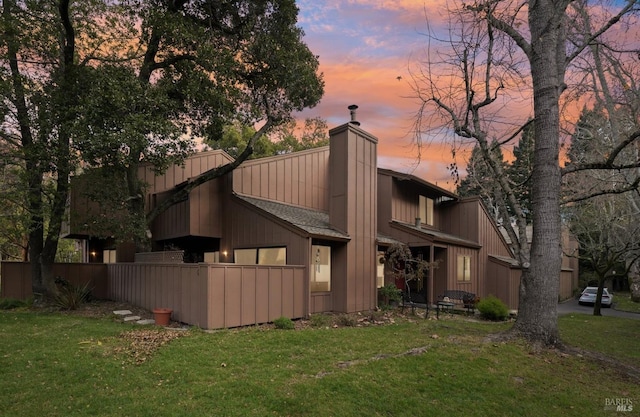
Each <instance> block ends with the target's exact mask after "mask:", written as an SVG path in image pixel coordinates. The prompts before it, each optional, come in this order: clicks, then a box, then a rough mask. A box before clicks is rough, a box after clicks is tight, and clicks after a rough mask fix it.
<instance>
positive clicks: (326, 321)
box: [309, 314, 332, 327]
mask: <svg viewBox="0 0 640 417" xmlns="http://www.w3.org/2000/svg"><path fill="white" fill-rule="evenodd" d="M309 324H310V325H311V327H329V326H331V324H332V318H331V317H330V316H328V315H326V314H312V315H311V316H310V317H309Z"/></svg>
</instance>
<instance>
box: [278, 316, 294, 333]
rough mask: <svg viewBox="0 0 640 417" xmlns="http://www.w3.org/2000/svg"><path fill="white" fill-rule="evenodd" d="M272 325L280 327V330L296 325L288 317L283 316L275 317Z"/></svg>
mask: <svg viewBox="0 0 640 417" xmlns="http://www.w3.org/2000/svg"><path fill="white" fill-rule="evenodd" d="M273 325H274V326H276V329H282V330H293V329H294V328H295V327H296V326H295V324H293V321H291V319H290V318H288V317H284V316H282V317H278V318H277V319H275V320H274V321H273Z"/></svg>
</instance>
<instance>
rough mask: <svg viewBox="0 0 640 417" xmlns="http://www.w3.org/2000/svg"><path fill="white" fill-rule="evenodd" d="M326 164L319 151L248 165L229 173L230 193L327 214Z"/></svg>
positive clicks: (326, 156) (323, 151)
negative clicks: (230, 180) (230, 174)
mask: <svg viewBox="0 0 640 417" xmlns="http://www.w3.org/2000/svg"><path fill="white" fill-rule="evenodd" d="M328 160H329V148H328V147H323V148H317V149H311V150H308V151H302V152H296V153H292V154H287V155H279V156H274V157H269V158H260V159H256V160H252V161H248V162H245V163H243V164H242V165H241V166H240V167H238V168H237V169H236V170H235V171H234V172H233V191H235V192H236V193H238V194H244V195H249V196H253V197H257V198H264V199H267V200H273V201H279V202H281V203H286V204H291V205H294V206H300V207H307V208H311V209H316V210H322V211H328V210H329V207H328V194H329V190H328V189H329V178H328V177H329V173H328V170H327V166H328Z"/></svg>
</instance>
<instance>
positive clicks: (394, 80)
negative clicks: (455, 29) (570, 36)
mask: <svg viewBox="0 0 640 417" xmlns="http://www.w3.org/2000/svg"><path fill="white" fill-rule="evenodd" d="M462 1H463V0H458V2H457V1H456V0H394V1H392V0H348V1H344V0H298V1H297V5H298V7H299V9H300V14H299V19H298V22H299V25H300V26H301V27H302V28H303V30H304V32H305V38H304V40H305V42H306V43H307V45H308V46H309V47H310V49H311V51H312V52H313V53H314V54H316V55H318V56H319V60H320V70H321V71H322V73H323V74H324V80H325V95H324V97H323V99H322V101H321V102H320V104H319V105H318V106H316V107H314V108H312V109H308V110H306V111H305V112H303V113H302V114H299V115H297V117H299V118H305V117H321V118H323V119H325V120H327V122H328V124H329V127H330V128H331V127H335V126H338V125H341V124H343V123H346V122H347V121H348V120H349V111H348V109H347V107H348V106H349V105H350V104H357V105H358V106H359V109H358V115H357V118H358V121H359V122H360V123H361V127H362V128H363V129H364V130H366V131H368V132H370V133H371V134H373V135H374V136H376V137H377V138H378V140H379V142H378V161H379V163H378V165H379V166H381V167H384V168H389V169H394V170H396V171H400V172H407V173H412V174H414V175H416V176H419V177H421V178H423V179H425V180H427V181H430V182H433V183H436V184H437V185H439V186H441V187H443V188H447V189H451V190H453V189H455V184H454V182H453V179H452V176H451V174H450V172H449V171H448V169H447V166H448V165H449V164H451V163H452V162H453V157H452V154H451V150H452V149H451V144H450V143H451V140H452V139H453V138H454V135H453V134H452V132H451V130H450V129H449V128H448V127H447V128H446V129H441V130H440V131H439V132H437V133H432V134H431V135H430V137H429V138H428V141H427V146H425V147H424V148H423V149H422V152H421V157H420V160H419V161H418V158H417V154H418V152H417V150H416V148H415V146H413V140H412V139H413V133H412V126H413V123H414V122H415V115H416V112H417V111H418V109H419V105H420V103H419V102H418V101H417V100H416V99H415V98H411V97H413V96H414V95H415V93H414V91H413V89H412V87H411V81H412V77H411V73H413V74H416V70H417V69H418V68H419V63H420V62H424V57H425V56H426V55H425V54H426V51H427V47H428V46H429V39H428V37H427V36H426V35H425V33H427V32H429V31H430V33H432V34H434V33H435V34H437V36H438V37H439V38H440V39H443V40H445V39H448V37H449V34H448V23H447V22H448V15H447V5H450V7H453V8H455V7H457V6H459V5H460V4H461V3H462ZM622 3H624V2H620V1H619V0H611V2H610V3H609V5H610V6H611V5H612V6H614V8H615V7H618V6H621V5H622ZM599 10H602V9H599ZM617 11H618V10H615V12H617ZM592 17H593V19H594V22H595V21H600V23H602V22H601V20H602V19H599V18H598V17H597V16H592ZM632 19H634V18H632ZM635 19H638V16H637V15H636V16H635ZM427 22H428V23H427ZM628 23H630V24H629V25H628V26H624V25H622V26H621V25H616V26H615V27H614V28H613V29H612V30H611V31H609V32H608V33H607V34H605V37H609V38H610V39H615V40H616V41H618V42H620V43H622V44H625V46H626V48H628V47H630V46H635V47H638V43H640V22H637V21H633V22H628ZM442 45H443V44H442V43H441V44H440V46H442ZM437 47H438V43H437V42H432V43H431V48H432V49H431V53H432V54H433V55H432V56H435V55H436V53H434V51H435V50H436V48H437ZM524 65H526V63H525V64H524ZM422 68H423V69H424V66H423V67H422ZM440 71H441V70H436V69H434V70H433V71H432V73H435V74H438V73H440ZM447 71H451V70H450V68H448V69H447ZM479 71H483V70H482V69H481V70H479ZM523 72H524V73H527V70H526V68H525V69H524V70H523ZM478 78H481V77H480V76H479V77H478ZM581 79H582V78H581V77H575V76H572V74H571V69H568V72H567V75H566V78H565V81H566V82H567V83H568V84H569V85H570V87H569V90H571V85H574V86H575V85H577V86H580V85H582V83H581ZM451 80H458V82H459V80H460V78H459V77H458V78H447V77H446V76H440V77H439V78H438V79H437V83H438V84H441V85H446V86H449V85H450V84H451V82H452V81H451ZM504 83H505V84H504V86H505V87H506V88H505V89H504V90H501V93H500V95H499V99H498V100H497V101H496V102H495V103H494V104H492V108H493V109H494V110H495V111H496V113H495V115H493V116H492V119H491V127H490V129H489V134H490V136H492V137H495V136H500V138H501V139H504V138H505V137H508V136H510V135H511V134H512V133H513V132H514V131H515V130H516V128H517V127H518V126H521V125H522V124H523V123H524V122H525V121H526V120H527V119H529V118H531V117H533V100H532V98H531V96H530V94H531V92H530V89H529V88H525V89H523V88H521V87H522V86H523V85H525V86H527V85H529V84H530V83H529V81H525V82H523V80H522V79H519V78H516V79H511V80H506V81H504ZM569 90H568V91H569ZM565 99H570V100H574V101H572V103H571V104H567V103H566V102H565V103H561V109H562V110H561V111H562V116H561V117H562V118H563V121H564V123H563V126H564V127H565V128H566V129H567V130H568V131H569V132H571V131H572V125H573V123H574V122H575V121H576V120H577V119H578V116H579V113H580V111H581V110H582V109H583V107H584V105H585V104H586V101H585V96H572V95H571V94H569V93H565V94H564V95H563V100H565ZM496 107H497V109H496ZM496 115H497V117H496ZM436 123H438V122H436ZM430 126H431V127H433V126H432V124H430ZM507 132H508V133H507ZM565 138H566V136H565ZM458 140H459V139H458ZM511 146H513V144H512V145H511ZM467 149H470V147H469V146H467ZM562 152H563V151H562V150H561V155H560V158H561V161H562V159H563V157H562ZM503 154H504V155H505V158H507V159H509V158H510V152H509V149H504V150H503ZM467 157H468V153H467V155H464V154H463V155H461V153H460V152H458V153H457V161H456V162H457V163H458V165H459V166H460V167H461V168H464V164H465V161H466V158H467ZM418 162H419V164H418ZM460 174H461V175H464V174H465V172H464V170H463V169H462V170H461V171H460Z"/></svg>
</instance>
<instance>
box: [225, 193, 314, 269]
mask: <svg viewBox="0 0 640 417" xmlns="http://www.w3.org/2000/svg"><path fill="white" fill-rule="evenodd" d="M227 210H229V211H231V212H233V216H229V217H228V218H227V219H228V220H227V221H226V222H224V224H223V225H222V227H223V234H222V235H223V236H224V237H223V238H222V239H221V241H220V251H221V252H223V251H227V253H228V255H227V256H228V257H227V258H226V259H221V261H224V262H232V261H233V259H232V256H233V249H234V248H235V249H239V248H258V247H276V246H284V247H286V248H287V261H286V262H287V264H288V265H307V264H308V263H309V251H310V250H311V246H310V245H311V241H310V239H309V238H307V237H305V236H301V235H299V234H298V233H294V232H293V231H292V230H291V229H290V228H288V227H285V226H284V225H283V224H282V223H278V222H276V221H274V220H273V219H272V218H270V217H267V215H263V214H260V213H259V212H256V211H255V210H250V209H249V208H247V206H246V205H244V204H243V203H242V202H239V201H237V200H236V199H231V200H230V201H229V203H228V205H227Z"/></svg>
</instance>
